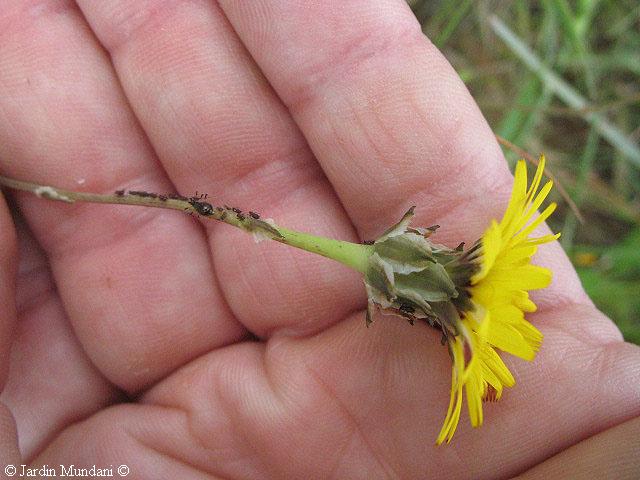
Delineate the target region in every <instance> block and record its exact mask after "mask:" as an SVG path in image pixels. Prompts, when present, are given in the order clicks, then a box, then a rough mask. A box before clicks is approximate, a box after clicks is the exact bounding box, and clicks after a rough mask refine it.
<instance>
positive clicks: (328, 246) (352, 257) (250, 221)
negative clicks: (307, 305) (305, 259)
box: [0, 175, 373, 273]
mask: <svg viewBox="0 0 640 480" xmlns="http://www.w3.org/2000/svg"><path fill="white" fill-rule="evenodd" d="M0 185H3V186H5V187H9V188H12V189H15V190H22V191H27V192H31V193H34V194H36V195H37V196H39V197H41V198H47V199H49V200H58V201H62V202H67V203H75V202H86V203H111V204H123V205H139V206H145V207H155V208H166V209H172V210H181V211H186V212H187V213H190V214H196V215H199V216H201V217H204V218H212V219H214V220H218V221H220V222H224V223H226V224H229V225H233V226H234V227H237V228H240V229H242V230H244V231H246V232H249V233H253V234H254V235H256V236H258V237H259V238H269V239H271V240H275V241H277V242H280V243H284V244H286V245H290V246H292V247H296V248H300V249H302V250H306V251H307V252H311V253H315V254H318V255H322V256H323V257H327V258H331V259H333V260H335V261H337V262H340V263H342V264H343V265H346V266H348V267H350V268H353V269H354V270H357V271H358V272H360V273H365V272H366V269H367V264H368V258H369V256H370V255H371V253H372V251H373V249H372V247H371V246H369V245H362V244H359V243H351V242H344V241H341V240H334V239H331V238H324V237H318V236H316V235H311V234H308V233H303V232H296V231H294V230H289V229H287V228H282V227H279V226H277V225H274V224H273V222H271V221H268V220H267V221H265V220H262V219H260V217H259V215H257V214H255V213H253V212H249V213H248V214H247V213H242V212H241V211H240V210H239V209H236V208H231V207H227V206H224V207H216V206H214V205H211V204H210V203H208V202H206V201H205V200H203V199H200V198H194V197H192V198H188V197H183V196H180V195H160V194H156V193H151V192H144V191H132V190H129V191H128V192H125V191H124V190H120V191H117V192H115V193H114V194H99V193H87V192H76V191H73V190H65V189H62V188H57V187H52V186H49V185H40V184H37V183H32V182H24V181H21V180H15V179H13V178H8V177H4V176H2V175H0Z"/></svg>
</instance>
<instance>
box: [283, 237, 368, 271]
mask: <svg viewBox="0 0 640 480" xmlns="http://www.w3.org/2000/svg"><path fill="white" fill-rule="evenodd" d="M276 228H277V229H278V231H279V232H280V234H281V235H282V238H281V239H277V238H276V239H274V240H276V241H278V242H281V243H285V244H287V245H290V246H292V247H296V248H301V249H302V250H306V251H307V252H312V253H316V254H318V255H322V256H323V257H327V258H331V259H333V260H335V261H336V262H340V263H342V264H343V265H346V266H347V267H350V268H353V269H354V270H356V271H358V272H360V273H363V274H364V273H366V270H367V265H368V259H369V256H370V255H371V254H372V253H373V247H372V246H371V245H363V244H360V243H352V242H345V241H342V240H334V239H332V238H326V237H318V236H316V235H311V234H309V233H303V232H296V231H294V230H289V229H287V228H282V227H276Z"/></svg>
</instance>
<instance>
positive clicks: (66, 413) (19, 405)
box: [0, 223, 121, 460]
mask: <svg viewBox="0 0 640 480" xmlns="http://www.w3.org/2000/svg"><path fill="white" fill-rule="evenodd" d="M18 237H19V245H20V252H19V253H20V255H19V257H20V266H19V271H18V281H17V300H18V301H17V309H18V325H17V328H16V336H15V341H14V344H13V348H12V352H11V368H10V371H9V377H8V380H7V384H6V387H5V389H4V391H3V392H2V395H1V397H0V398H1V399H2V401H3V402H4V403H5V404H6V405H7V406H8V407H9V409H10V410H11V411H12V412H13V415H14V416H15V422H16V424H17V431H18V434H19V435H18V436H19V438H20V450H21V453H22V456H23V457H24V458H25V459H26V460H28V459H30V458H32V457H33V455H34V454H35V453H36V452H38V451H39V450H40V449H42V447H43V446H44V445H45V443H46V442H47V441H49V440H50V439H51V438H52V437H53V436H54V435H55V434H56V432H58V431H60V430H61V429H63V428H64V427H66V426H67V425H68V424H70V423H73V422H75V421H78V420H81V419H83V418H85V417H87V416H89V415H91V414H93V413H95V412H96V411H97V410H98V409H100V408H104V407H105V406H107V405H109V404H110V403H112V402H114V401H115V400H116V399H119V398H120V397H121V395H120V394H119V392H118V391H117V389H116V388H114V387H113V385H111V384H110V383H109V382H108V381H107V380H106V379H105V378H104V377H103V376H102V375H101V374H100V372H99V371H98V370H97V369H96V367H95V366H94V365H93V364H92V363H91V361H90V360H89V358H88V357H87V355H86V353H85V352H84V351H83V350H82V347H81V346H80V344H79V343H78V340H77V338H76V337H75V335H74V333H73V331H72V329H71V326H70V325H69V322H68V320H67V319H66V318H65V314H64V310H63V307H62V304H61V301H60V297H59V296H58V295H57V292H56V291H55V285H54V283H53V279H52V278H51V275H50V272H49V269H48V265H47V262H46V257H45V255H44V252H42V251H40V250H39V248H38V246H37V243H36V241H35V239H33V238H32V237H31V235H30V234H29V232H27V231H26V229H25V226H24V225H23V224H21V223H18Z"/></svg>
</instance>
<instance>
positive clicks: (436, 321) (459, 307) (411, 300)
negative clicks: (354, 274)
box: [364, 207, 477, 336]
mask: <svg viewBox="0 0 640 480" xmlns="http://www.w3.org/2000/svg"><path fill="white" fill-rule="evenodd" d="M413 210H414V207H411V208H410V209H409V211H408V212H407V213H405V214H404V216H403V217H402V219H401V220H400V221H399V222H398V223H397V224H396V225H394V226H393V227H391V228H390V229H388V230H387V231H386V232H384V234H382V236H381V237H380V238H378V239H377V240H376V241H375V242H374V243H373V245H372V247H373V252H372V253H371V255H370V256H369V260H368V266H367V270H366V272H365V274H364V281H365V286H366V289H367V295H368V297H369V304H368V308H367V325H369V324H370V323H371V322H372V318H373V309H374V308H375V307H379V308H382V309H385V310H389V311H391V312H393V313H396V314H399V315H402V316H403V317H405V318H406V319H407V320H408V321H409V322H410V323H413V322H414V320H416V319H423V320H426V321H427V322H429V324H431V325H432V326H439V327H440V328H442V331H443V334H444V335H445V336H449V335H457V334H458V324H459V321H460V313H459V312H461V311H464V310H465V309H467V310H468V309H469V308H470V307H471V305H470V302H469V299H468V294H467V291H466V287H467V286H468V285H469V281H470V278H471V276H472V274H473V273H474V272H475V271H476V269H477V265H476V263H475V262H473V256H472V252H473V251H474V250H475V247H474V248H472V249H471V250H469V251H467V252H463V251H462V245H460V247H458V248H456V249H454V250H452V249H450V248H447V247H445V246H443V245H438V244H434V243H432V242H431V241H430V240H429V236H430V235H431V234H432V233H433V232H434V231H435V230H436V228H438V227H437V225H436V226H433V227H429V228H413V227H410V226H409V224H410V222H411V218H412V217H413Z"/></svg>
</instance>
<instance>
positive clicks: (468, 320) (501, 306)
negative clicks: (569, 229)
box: [436, 156, 560, 445]
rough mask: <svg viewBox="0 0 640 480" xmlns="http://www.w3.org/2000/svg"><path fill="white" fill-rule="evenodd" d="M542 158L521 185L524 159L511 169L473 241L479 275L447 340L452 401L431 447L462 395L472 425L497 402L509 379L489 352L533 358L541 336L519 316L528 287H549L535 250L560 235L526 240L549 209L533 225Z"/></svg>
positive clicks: (453, 421)
mask: <svg viewBox="0 0 640 480" xmlns="http://www.w3.org/2000/svg"><path fill="white" fill-rule="evenodd" d="M544 164H545V159H544V156H542V157H540V163H539V165H538V169H537V171H536V173H535V176H534V178H533V181H532V182H531V185H530V186H529V188H527V169H526V165H525V162H524V160H520V161H519V162H518V165H517V167H516V172H515V180H514V186H513V191H512V193H511V199H510V201H509V205H508V207H507V210H506V212H505V214H504V216H503V217H502V220H501V221H500V223H497V222H496V221H495V220H494V221H493V222H492V223H491V226H489V228H488V229H487V230H486V231H485V233H484V235H483V236H482V239H481V240H480V244H481V250H480V256H479V257H478V260H479V262H480V265H479V269H478V271H477V272H476V273H475V274H474V275H473V276H472V277H471V281H470V286H469V287H468V292H469V295H470V301H471V304H472V305H473V309H470V310H469V311H466V312H464V314H463V318H462V319H461V322H460V332H459V334H458V335H455V336H449V337H447V341H448V344H449V349H450V352H451V357H452V359H453V368H452V380H451V400H450V402H449V409H448V411H447V416H446V418H445V421H444V425H443V427H442V430H441V431H440V434H439V435H438V438H437V440H436V444H438V445H440V444H441V443H442V442H444V441H446V442H449V441H450V440H451V438H452V437H453V434H454V432H455V430H456V428H457V426H458V422H459V420H460V413H461V410H462V396H463V390H465V393H466V397H467V408H468V410H469V418H470V420H471V425H472V426H474V427H478V426H480V425H482V419H483V417H482V402H483V401H484V400H498V399H499V398H500V396H501V395H502V389H503V387H511V386H513V385H514V384H515V380H514V378H513V375H511V372H510V371H509V369H508V368H507V366H506V365H505V364H504V362H503V361H502V359H501V358H500V356H499V355H498V353H497V352H496V349H499V350H502V351H504V352H507V353H510V354H512V355H515V356H517V357H520V358H522V359H524V360H529V361H531V360H533V359H534V357H535V355H536V352H537V351H538V349H539V348H540V344H541V342H542V334H541V333H540V332H539V331H538V330H537V329H536V328H535V327H534V326H533V325H531V324H530V323H529V322H528V321H527V320H525V318H524V314H525V312H534V311H535V310H536V306H535V304H534V303H533V302H532V301H531V300H530V299H529V294H528V293H527V292H528V291H529V290H536V289H540V288H545V287H547V286H548V285H549V284H550V283H551V271H550V270H548V269H546V268H543V267H539V266H535V265H532V264H531V257H532V256H533V254H534V253H535V252H536V249H537V246H538V245H540V244H543V243H547V242H551V241H553V240H555V239H557V238H558V237H559V236H560V234H559V233H558V234H556V235H545V236H542V237H538V238H532V237H530V234H531V233H532V232H533V230H534V229H535V228H536V227H537V226H538V225H540V224H541V223H542V222H544V221H545V220H546V219H547V218H548V217H549V216H550V215H551V214H552V213H553V211H554V210H555V208H556V204H555V203H552V204H551V205H549V207H547V208H546V209H545V210H544V211H543V212H542V213H541V214H540V215H539V216H538V217H537V218H536V219H535V220H534V219H533V216H534V214H535V212H536V211H537V210H538V208H539V207H540V205H541V204H542V202H543V201H544V199H545V198H546V197H547V195H548V194H549V191H550V190H551V187H552V182H551V181H549V182H547V184H546V185H545V186H544V187H542V189H539V187H540V181H541V180H542V174H543V172H544Z"/></svg>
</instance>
